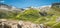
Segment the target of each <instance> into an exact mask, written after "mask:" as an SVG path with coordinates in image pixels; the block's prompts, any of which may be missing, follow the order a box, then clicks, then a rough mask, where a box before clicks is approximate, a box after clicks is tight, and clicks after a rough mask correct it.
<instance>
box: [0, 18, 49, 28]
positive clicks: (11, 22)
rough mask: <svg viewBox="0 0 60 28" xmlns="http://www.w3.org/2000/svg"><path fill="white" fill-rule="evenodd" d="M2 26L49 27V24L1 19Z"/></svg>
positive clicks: (7, 27)
mask: <svg viewBox="0 0 60 28" xmlns="http://www.w3.org/2000/svg"><path fill="white" fill-rule="evenodd" d="M0 28H48V26H44V25H43V24H34V23H32V22H29V21H16V20H7V19H0Z"/></svg>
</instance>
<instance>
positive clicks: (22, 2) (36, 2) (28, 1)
mask: <svg viewBox="0 0 60 28" xmlns="http://www.w3.org/2000/svg"><path fill="white" fill-rule="evenodd" d="M0 2H1V3H5V4H8V5H12V6H15V7H18V8H25V7H29V6H34V7H39V6H44V5H51V4H52V3H56V2H60V0H0Z"/></svg>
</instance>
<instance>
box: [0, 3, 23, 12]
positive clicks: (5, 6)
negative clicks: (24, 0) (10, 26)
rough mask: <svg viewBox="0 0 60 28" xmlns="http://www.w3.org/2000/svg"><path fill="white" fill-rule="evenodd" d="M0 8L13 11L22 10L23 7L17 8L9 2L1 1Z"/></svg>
mask: <svg viewBox="0 0 60 28" xmlns="http://www.w3.org/2000/svg"><path fill="white" fill-rule="evenodd" d="M0 10H5V11H13V12H21V11H22V9H20V8H16V7H14V6H10V5H7V4H3V3H0Z"/></svg>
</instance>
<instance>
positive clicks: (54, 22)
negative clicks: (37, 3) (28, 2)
mask: <svg viewBox="0 0 60 28" xmlns="http://www.w3.org/2000/svg"><path fill="white" fill-rule="evenodd" d="M0 22H1V23H2V24H4V25H5V26H3V25H2V24H1V23H0V24H1V25H0V27H1V26H3V27H4V28H10V27H11V28H34V27H35V28H60V3H53V4H52V5H50V6H41V7H27V8H24V9H23V8H16V7H14V6H9V5H7V4H3V3H1V4H0ZM10 24H11V25H12V26H10ZM13 25H14V26H13ZM22 25H23V26H22ZM1 28H2V27H1Z"/></svg>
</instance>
